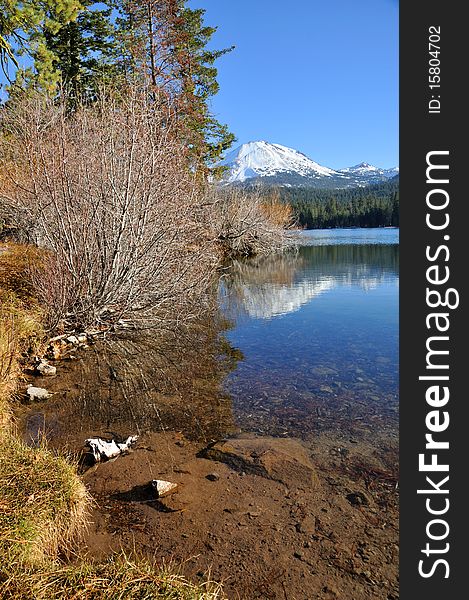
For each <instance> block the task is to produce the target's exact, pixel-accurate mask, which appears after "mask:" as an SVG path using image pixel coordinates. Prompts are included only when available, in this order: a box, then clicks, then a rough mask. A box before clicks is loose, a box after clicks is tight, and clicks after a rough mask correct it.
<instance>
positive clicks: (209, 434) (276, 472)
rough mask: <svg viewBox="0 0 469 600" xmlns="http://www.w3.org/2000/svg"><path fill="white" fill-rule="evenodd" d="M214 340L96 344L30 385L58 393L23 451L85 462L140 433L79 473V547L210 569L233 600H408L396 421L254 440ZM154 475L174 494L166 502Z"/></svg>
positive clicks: (37, 418) (230, 358) (33, 414)
mask: <svg viewBox="0 0 469 600" xmlns="http://www.w3.org/2000/svg"><path fill="white" fill-rule="evenodd" d="M217 340H219V338H218V337H217V336H215V335H214V336H211V335H209V336H207V334H206V333H204V334H200V335H199V336H196V337H195V338H193V339H192V340H191V343H190V344H189V345H187V344H182V345H181V347H180V348H179V350H178V344H179V342H176V340H174V339H173V340H172V341H171V343H170V344H168V346H167V347H165V346H164V345H162V344H159V346H158V348H159V353H153V352H151V351H150V350H151V348H152V344H154V342H155V340H152V341H150V342H149V346H147V347H145V346H142V345H141V344H140V343H139V345H138V351H137V348H136V346H135V342H134V341H129V340H124V341H123V340H120V341H118V343H116V344H114V343H112V344H111V345H110V346H107V347H103V346H102V345H100V344H96V345H95V346H93V347H91V348H88V349H87V350H86V351H84V352H82V353H77V357H76V359H75V360H72V361H57V362H55V363H54V364H55V365H56V366H57V375H56V376H55V377H31V378H30V383H33V384H34V385H37V386H43V387H46V388H47V389H48V390H49V391H50V392H51V393H52V396H51V397H50V398H49V399H48V400H47V401H45V402H35V403H33V404H30V405H24V406H23V407H22V409H21V410H20V411H19V412H18V416H19V418H20V423H21V426H22V430H23V434H24V436H25V438H26V439H27V440H28V441H29V443H34V442H35V441H37V439H38V438H40V437H41V436H44V435H45V436H46V437H47V438H48V440H49V444H50V445H51V446H52V447H54V448H57V449H60V450H64V449H65V450H67V451H69V452H74V453H77V452H78V451H79V450H80V449H81V448H82V446H83V442H84V440H85V439H86V438H89V437H94V436H101V437H113V436H116V437H118V438H125V437H127V436H128V435H132V434H136V433H138V434H139V439H138V442H137V444H136V446H135V447H134V449H133V450H132V451H131V452H130V453H129V454H126V455H122V456H120V457H118V458H117V459H116V460H115V461H112V462H106V463H101V464H99V465H97V466H95V467H93V468H91V469H89V470H86V471H85V472H84V473H83V480H84V482H85V484H86V486H87V488H88V490H89V491H90V493H91V494H92V497H93V498H94V500H95V506H94V508H93V512H92V515H91V525H90V529H89V532H88V534H87V537H86V540H85V546H84V552H86V553H87V554H88V555H90V556H91V557H93V558H95V559H97V560H98V559H102V558H104V557H106V556H108V555H109V554H110V553H111V552H112V551H114V550H119V549H121V548H124V549H126V550H128V551H133V550H138V551H139V552H142V553H143V554H145V555H148V556H150V557H152V558H156V559H157V561H158V562H160V563H161V562H165V561H166V562H167V561H174V562H176V563H177V564H179V565H181V569H182V571H183V572H184V574H186V575H187V576H189V577H190V578H192V579H193V580H195V581H197V580H198V579H200V578H201V577H202V575H203V574H204V573H206V572H207V571H210V572H211V577H212V578H213V579H215V580H218V581H223V583H224V589H225V592H226V595H227V597H228V598H230V599H231V598H234V599H236V598H241V599H245V600H252V599H255V598H267V599H277V598H278V599H282V600H284V599H288V600H313V599H316V598H317V599H321V600H330V599H341V600H351V599H353V600H365V599H368V598H376V599H378V598H379V599H382V600H393V599H396V598H398V583H397V576H398V572H397V571H398V546H397V544H398V529H397V527H398V489H397V476H398V474H397V471H396V465H397V436H396V432H395V429H394V427H393V426H392V425H389V426H386V425H385V424H384V423H379V426H376V425H375V426H374V427H372V426H365V424H364V423H363V422H362V421H354V420H351V421H350V424H349V426H348V427H345V426H341V427H340V429H339V430H338V431H332V430H330V429H329V430H327V431H325V430H324V429H323V428H320V429H318V430H316V431H314V430H311V429H308V431H307V432H306V433H305V435H303V437H302V438H301V439H299V438H293V437H290V436H286V435H283V436H278V437H271V436H259V435H255V434H250V433H249V432H246V430H245V429H244V430H242V429H241V427H240V424H239V422H238V420H237V418H236V414H235V413H234V412H233V406H232V402H231V399H230V397H229V396H228V395H227V394H226V393H224V391H223V386H222V382H223V377H224V374H225V373H226V372H227V370H229V369H230V368H232V367H233V365H234V364H235V363H236V359H237V357H236V353H233V352H232V351H231V350H230V348H229V346H227V344H226V343H223V344H222V345H221V346H220V344H219V343H218V341H217ZM170 349H171V351H170ZM175 350H176V354H174V351H175ZM342 425H343V424H342ZM153 479H164V480H168V481H171V482H173V483H177V484H178V487H177V489H176V491H175V492H174V493H172V494H171V495H169V496H167V497H164V498H161V499H158V498H156V497H155V493H154V490H153V488H152V487H151V486H150V485H149V484H150V482H151V480H153Z"/></svg>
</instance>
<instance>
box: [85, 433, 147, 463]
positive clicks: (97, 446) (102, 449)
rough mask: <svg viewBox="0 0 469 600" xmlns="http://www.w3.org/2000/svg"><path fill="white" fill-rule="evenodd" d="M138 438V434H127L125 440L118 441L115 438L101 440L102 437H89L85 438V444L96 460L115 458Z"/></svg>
mask: <svg viewBox="0 0 469 600" xmlns="http://www.w3.org/2000/svg"><path fill="white" fill-rule="evenodd" d="M137 440H138V435H131V436H129V437H128V438H127V439H126V440H125V442H122V443H119V442H116V441H115V440H110V441H107V440H103V439H102V438H89V439H87V440H85V446H88V447H89V449H90V451H91V453H92V454H93V457H94V459H95V461H96V462H101V461H102V460H109V459H110V458H115V457H116V456H119V454H122V453H123V452H126V451H128V450H129V449H130V447H131V446H132V445H133V444H135V442H136V441H137Z"/></svg>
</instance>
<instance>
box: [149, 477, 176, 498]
mask: <svg viewBox="0 0 469 600" xmlns="http://www.w3.org/2000/svg"><path fill="white" fill-rule="evenodd" d="M151 485H152V487H153V489H154V490H155V492H156V497H157V498H162V497H163V496H167V495H168V494H172V493H173V492H175V491H176V489H177V486H178V485H177V483H171V482H170V481H162V480H161V479H153V481H152V482H151Z"/></svg>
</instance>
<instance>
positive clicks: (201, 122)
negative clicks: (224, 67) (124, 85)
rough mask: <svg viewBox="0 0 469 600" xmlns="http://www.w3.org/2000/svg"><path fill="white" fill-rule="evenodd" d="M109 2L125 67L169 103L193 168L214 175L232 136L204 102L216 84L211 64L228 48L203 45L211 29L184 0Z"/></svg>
mask: <svg viewBox="0 0 469 600" xmlns="http://www.w3.org/2000/svg"><path fill="white" fill-rule="evenodd" d="M115 1H116V4H115V6H116V8H118V9H119V13H120V15H119V18H118V22H119V29H120V32H121V33H120V35H121V42H122V52H121V56H122V60H123V63H124V65H125V69H126V70H128V71H130V73H131V74H132V73H133V72H139V73H140V74H141V75H143V77H144V78H146V79H147V80H148V81H149V83H150V85H151V86H152V89H153V93H154V94H155V95H156V96H162V97H163V98H164V99H165V100H167V101H168V102H170V103H171V105H172V106H173V108H174V110H175V112H176V115H177V122H178V126H179V129H180V134H181V135H182V136H183V138H184V139H185V140H186V143H187V147H188V149H189V152H190V156H191V161H192V165H193V167H194V168H196V169H197V170H198V171H199V172H201V173H203V174H205V175H207V174H208V173H209V172H212V173H214V172H215V174H216V173H217V169H215V168H214V167H213V165H214V164H215V163H216V161H217V160H218V159H219V158H220V156H221V155H222V153H223V152H224V151H225V150H226V149H227V148H229V147H230V146H231V144H232V143H233V141H234V139H235V138H234V135H233V134H232V133H230V132H229V131H228V128H227V126H226V125H222V124H221V123H219V122H218V120H217V119H216V118H215V117H214V116H213V114H212V113H211V111H210V107H209V101H210V98H211V97H212V96H213V95H215V94H216V93H217V92H218V89H219V86H218V82H217V69H216V67H215V66H214V64H215V62H216V61H217V59H218V58H220V57H221V56H223V55H224V54H226V53H227V52H230V51H231V50H232V48H226V49H223V50H208V49H207V44H208V43H209V41H210V39H211V38H212V36H213V34H214V33H215V31H216V29H215V28H213V27H208V26H205V25H204V22H203V20H204V14H205V11H204V10H202V9H195V10H193V9H189V8H187V7H186V0H143V1H137V0H115Z"/></svg>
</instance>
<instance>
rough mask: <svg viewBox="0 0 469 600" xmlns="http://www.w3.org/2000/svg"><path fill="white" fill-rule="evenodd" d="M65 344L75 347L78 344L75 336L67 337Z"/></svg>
mask: <svg viewBox="0 0 469 600" xmlns="http://www.w3.org/2000/svg"><path fill="white" fill-rule="evenodd" d="M67 342H68V343H69V344H73V345H74V346H77V345H78V344H79V343H80V342H79V340H78V338H77V336H76V335H69V336H68V338H67Z"/></svg>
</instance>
